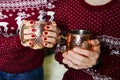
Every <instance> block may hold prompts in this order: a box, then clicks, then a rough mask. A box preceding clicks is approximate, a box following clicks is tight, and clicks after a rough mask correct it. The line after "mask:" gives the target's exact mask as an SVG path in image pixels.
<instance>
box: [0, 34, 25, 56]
mask: <svg viewBox="0 0 120 80" xmlns="http://www.w3.org/2000/svg"><path fill="white" fill-rule="evenodd" d="M23 48H24V47H23V46H22V45H21V41H20V39H19V35H16V36H11V37H3V36H0V54H2V53H10V52H16V51H18V50H21V49H23Z"/></svg>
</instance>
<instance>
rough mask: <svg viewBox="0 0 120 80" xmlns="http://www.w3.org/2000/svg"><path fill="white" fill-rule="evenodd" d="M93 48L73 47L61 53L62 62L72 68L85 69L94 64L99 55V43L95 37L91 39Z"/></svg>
mask: <svg viewBox="0 0 120 80" xmlns="http://www.w3.org/2000/svg"><path fill="white" fill-rule="evenodd" d="M91 44H92V45H93V50H86V49H81V48H79V47H75V48H73V49H72V50H69V51H67V52H64V53H63V55H62V56H63V63H64V64H66V65H68V66H69V67H71V68H74V69H86V68H90V67H92V66H94V65H95V64H96V62H97V60H98V57H99V55H100V43H99V41H98V40H97V39H95V40H91Z"/></svg>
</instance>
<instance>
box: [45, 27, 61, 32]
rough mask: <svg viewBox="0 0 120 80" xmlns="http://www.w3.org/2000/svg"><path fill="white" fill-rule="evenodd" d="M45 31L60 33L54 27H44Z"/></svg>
mask: <svg viewBox="0 0 120 80" xmlns="http://www.w3.org/2000/svg"><path fill="white" fill-rule="evenodd" d="M44 29H45V30H48V31H53V32H56V33H59V32H60V29H58V28H57V26H56V25H54V26H53V25H46V26H45V27H44Z"/></svg>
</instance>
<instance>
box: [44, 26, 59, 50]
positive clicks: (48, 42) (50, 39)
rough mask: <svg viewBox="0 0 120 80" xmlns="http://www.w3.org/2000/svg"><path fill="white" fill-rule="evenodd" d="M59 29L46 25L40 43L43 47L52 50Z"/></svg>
mask: <svg viewBox="0 0 120 80" xmlns="http://www.w3.org/2000/svg"><path fill="white" fill-rule="evenodd" d="M59 33H60V29H58V28H57V27H56V26H51V25H47V26H45V27H44V31H43V35H42V41H43V42H42V43H43V45H44V46H45V47H48V48H52V47H53V46H54V45H55V44H56V43H57V41H58V38H59Z"/></svg>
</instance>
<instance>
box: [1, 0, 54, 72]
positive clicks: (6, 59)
mask: <svg viewBox="0 0 120 80" xmlns="http://www.w3.org/2000/svg"><path fill="white" fill-rule="evenodd" d="M52 2H54V0H50V1H47V0H0V71H5V72H9V73H21V72H26V71H30V70H33V69H35V68H38V67H40V66H42V64H43V58H44V53H45V51H44V50H33V49H30V48H27V47H23V46H22V45H21V42H20V39H19V35H18V31H19V28H18V26H20V25H21V23H22V20H23V19H26V20H40V21H41V20H44V19H43V17H44V15H43V14H41V13H42V12H41V13H40V11H43V9H45V10H50V9H53V8H54V5H52ZM52 13H53V12H52ZM44 14H47V13H45V12H44ZM48 15H49V14H48Z"/></svg>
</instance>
